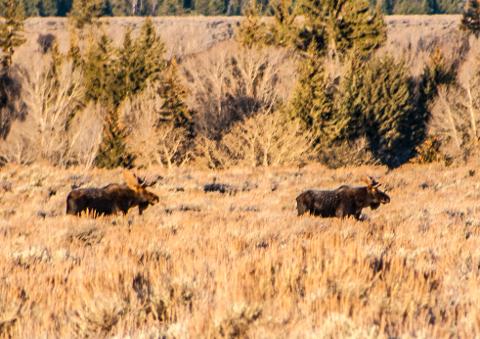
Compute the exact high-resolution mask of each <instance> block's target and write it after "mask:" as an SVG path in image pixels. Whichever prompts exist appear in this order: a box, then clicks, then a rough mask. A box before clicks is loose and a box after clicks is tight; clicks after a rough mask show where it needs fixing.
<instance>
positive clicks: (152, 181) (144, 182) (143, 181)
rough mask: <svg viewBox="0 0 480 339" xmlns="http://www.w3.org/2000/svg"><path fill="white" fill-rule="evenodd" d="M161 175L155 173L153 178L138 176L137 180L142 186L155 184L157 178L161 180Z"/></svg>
mask: <svg viewBox="0 0 480 339" xmlns="http://www.w3.org/2000/svg"><path fill="white" fill-rule="evenodd" d="M162 179H163V177H162V176H161V175H158V174H157V175H156V176H154V177H153V178H150V179H148V180H147V179H145V178H138V180H139V185H140V186H142V187H143V188H145V187H150V186H153V185H155V184H156V183H157V182H158V181H159V180H162Z"/></svg>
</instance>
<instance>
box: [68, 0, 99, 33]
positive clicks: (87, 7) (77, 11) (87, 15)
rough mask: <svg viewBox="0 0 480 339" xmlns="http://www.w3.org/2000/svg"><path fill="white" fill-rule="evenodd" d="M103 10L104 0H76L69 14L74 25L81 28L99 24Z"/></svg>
mask: <svg viewBox="0 0 480 339" xmlns="http://www.w3.org/2000/svg"><path fill="white" fill-rule="evenodd" d="M103 11H104V2H103V0H74V1H73V7H72V10H71V11H70V14H69V16H70V19H71V21H72V23H73V25H74V27H75V28H77V29H80V30H81V29H83V28H84V27H85V26H90V25H93V24H95V25H97V24H98V23H99V22H98V18H100V16H101V15H102V14H104V13H103Z"/></svg>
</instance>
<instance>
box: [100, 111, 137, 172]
mask: <svg viewBox="0 0 480 339" xmlns="http://www.w3.org/2000/svg"><path fill="white" fill-rule="evenodd" d="M107 109H108V111H107V115H106V121H105V126H104V128H103V138H102V143H101V144H100V148H99V150H98V153H97V156H96V158H95V164H96V165H97V166H98V167H104V168H115V167H126V168H130V167H132V165H133V161H134V156H133V155H132V154H131V153H129V152H128V150H127V145H126V137H127V129H126V128H125V127H124V126H121V124H120V122H119V118H118V111H117V110H116V109H114V108H111V107H109V108H107Z"/></svg>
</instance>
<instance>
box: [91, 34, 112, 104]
mask: <svg viewBox="0 0 480 339" xmlns="http://www.w3.org/2000/svg"><path fill="white" fill-rule="evenodd" d="M115 53H116V51H115V50H114V48H113V46H112V41H111V39H110V38H109V37H108V36H107V35H106V34H103V35H101V36H100V38H99V39H98V40H97V39H95V38H94V37H90V41H89V43H88V46H87V51H86V53H85V57H84V65H83V79H84V80H83V81H84V84H85V88H86V93H85V96H86V100H87V101H94V102H102V104H104V105H111V106H113V107H115V106H116V105H118V103H119V102H116V101H115V100H114V98H113V97H112V93H114V90H113V89H112V83H113V81H112V80H113V79H114V76H115V73H116V70H115V69H114V65H115V64H114V61H115V59H114V57H115Z"/></svg>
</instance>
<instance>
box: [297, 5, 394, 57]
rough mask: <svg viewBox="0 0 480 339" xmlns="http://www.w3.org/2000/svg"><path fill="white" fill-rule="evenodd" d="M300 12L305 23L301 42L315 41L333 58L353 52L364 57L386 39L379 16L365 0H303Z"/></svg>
mask: <svg viewBox="0 0 480 339" xmlns="http://www.w3.org/2000/svg"><path fill="white" fill-rule="evenodd" d="M300 10H301V12H302V14H303V15H304V16H305V20H306V25H305V27H304V29H303V30H302V32H303V33H302V36H303V37H304V39H307V42H309V41H311V40H312V39H315V40H317V47H318V48H319V49H320V50H323V48H324V47H325V46H324V44H323V42H324V43H325V44H326V45H327V48H328V50H329V51H330V52H331V53H333V54H334V55H337V56H345V55H346V54H347V52H348V51H350V50H352V49H355V50H356V51H357V53H360V54H361V55H367V56H368V55H370V54H371V52H372V51H373V50H375V49H377V48H378V47H380V45H381V44H382V43H383V42H384V41H385V40H386V26H385V23H384V21H383V17H382V15H381V13H380V12H379V11H378V10H376V11H375V10H372V8H371V7H370V5H369V2H368V1H367V0H304V1H303V2H301V8H300ZM303 45H304V46H305V45H306V44H305V43H303Z"/></svg>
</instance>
